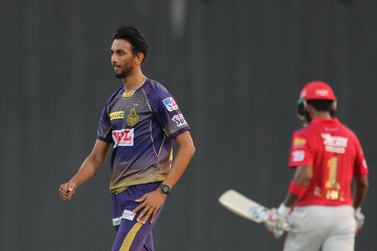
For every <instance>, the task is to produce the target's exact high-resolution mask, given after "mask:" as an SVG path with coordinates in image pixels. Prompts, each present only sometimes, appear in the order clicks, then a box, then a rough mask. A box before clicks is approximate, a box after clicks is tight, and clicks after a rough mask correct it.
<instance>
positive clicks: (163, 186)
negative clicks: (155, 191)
mask: <svg viewBox="0 0 377 251" xmlns="http://www.w3.org/2000/svg"><path fill="white" fill-rule="evenodd" d="M160 189H161V192H163V193H164V194H166V195H169V194H170V187H169V186H168V185H166V184H164V183H162V184H161V185H160Z"/></svg>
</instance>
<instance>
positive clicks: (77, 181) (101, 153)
mask: <svg viewBox="0 0 377 251" xmlns="http://www.w3.org/2000/svg"><path fill="white" fill-rule="evenodd" d="M109 148H110V144H109V143H105V142H103V141H100V140H97V141H96V143H95V145H94V147H93V150H92V152H91V153H90V154H89V155H88V157H86V159H85V160H84V162H83V163H82V164H81V167H80V169H79V170H78V171H77V173H76V174H75V175H74V176H73V177H72V178H71V179H70V180H69V181H68V182H66V183H63V184H61V185H60V187H59V195H60V197H61V198H62V199H63V200H71V198H72V196H73V194H74V193H75V191H76V188H77V187H78V186H80V185H81V184H83V183H85V182H86V181H88V180H89V179H90V178H92V177H93V176H94V175H95V173H96V171H97V170H98V169H99V168H100V167H101V166H102V164H103V162H104V161H105V159H106V156H107V152H108V150H109Z"/></svg>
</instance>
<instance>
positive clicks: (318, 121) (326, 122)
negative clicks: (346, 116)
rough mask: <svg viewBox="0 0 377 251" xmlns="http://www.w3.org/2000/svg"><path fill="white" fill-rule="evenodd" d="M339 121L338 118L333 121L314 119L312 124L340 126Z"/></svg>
mask: <svg viewBox="0 0 377 251" xmlns="http://www.w3.org/2000/svg"><path fill="white" fill-rule="evenodd" d="M339 123H340V122H339V120H338V119H337V118H331V119H324V118H314V119H312V122H311V124H339Z"/></svg>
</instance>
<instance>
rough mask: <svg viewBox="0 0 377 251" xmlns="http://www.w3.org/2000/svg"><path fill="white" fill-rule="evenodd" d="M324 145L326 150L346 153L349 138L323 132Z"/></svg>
mask: <svg viewBox="0 0 377 251" xmlns="http://www.w3.org/2000/svg"><path fill="white" fill-rule="evenodd" d="M321 137H322V138H323V145H324V146H325V150H326V152H330V153H345V152H346V147H347V144H348V138H346V137H340V136H331V134H329V133H322V134H321Z"/></svg>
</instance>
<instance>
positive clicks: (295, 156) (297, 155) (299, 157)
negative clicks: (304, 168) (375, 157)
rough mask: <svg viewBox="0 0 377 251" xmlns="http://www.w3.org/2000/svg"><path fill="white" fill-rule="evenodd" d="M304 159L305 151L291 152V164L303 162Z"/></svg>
mask: <svg viewBox="0 0 377 251" xmlns="http://www.w3.org/2000/svg"><path fill="white" fill-rule="evenodd" d="M304 158H305V151H304V150H296V151H293V152H292V160H293V162H299V161H303V160H304Z"/></svg>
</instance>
